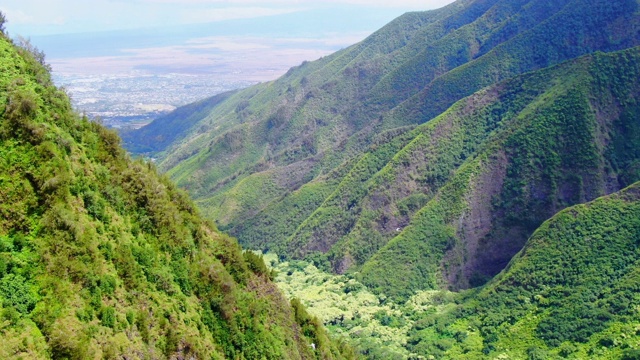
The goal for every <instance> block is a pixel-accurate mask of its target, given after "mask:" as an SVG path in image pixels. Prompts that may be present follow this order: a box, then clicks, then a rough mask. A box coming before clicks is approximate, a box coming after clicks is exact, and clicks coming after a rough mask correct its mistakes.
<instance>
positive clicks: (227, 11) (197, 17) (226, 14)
mask: <svg viewBox="0 0 640 360" xmlns="http://www.w3.org/2000/svg"><path fill="white" fill-rule="evenodd" d="M299 10H300V9H293V8H286V9H278V8H266V7H226V8H214V9H192V10H182V15H181V19H182V22H183V23H205V22H214V21H222V20H235V19H250V18H258V17H263V16H273V15H280V14H288V13H292V12H296V11H299Z"/></svg>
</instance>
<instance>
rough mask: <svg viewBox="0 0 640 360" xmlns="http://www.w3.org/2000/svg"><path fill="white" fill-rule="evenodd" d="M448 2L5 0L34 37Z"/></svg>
mask: <svg viewBox="0 0 640 360" xmlns="http://www.w3.org/2000/svg"><path fill="white" fill-rule="evenodd" d="M451 2H452V0H324V1H309V0H263V1H260V0H51V1H46V0H3V1H2V4H0V10H1V11H2V12H4V13H5V15H6V16H7V18H8V20H9V23H8V24H7V29H8V31H9V33H10V34H11V35H22V36H38V35H50V34H68V33H82V32H95V31H108V30H118V29H134V28H152V27H158V26H174V25H185V24H197V23H207V22H214V21H222V20H232V19H250V18H261V17H266V16H271V15H278V14H287V13H296V12H299V13H301V14H311V13H312V12H309V11H308V10H313V9H317V8H332V9H336V11H339V9H340V8H341V7H361V8H362V11H381V10H383V11H384V12H385V13H387V14H388V16H389V19H388V20H389V21H390V20H392V19H393V18H395V17H396V16H398V15H400V14H402V13H404V12H406V11H414V10H429V9H435V8H439V7H442V6H444V5H446V4H448V3H451Z"/></svg>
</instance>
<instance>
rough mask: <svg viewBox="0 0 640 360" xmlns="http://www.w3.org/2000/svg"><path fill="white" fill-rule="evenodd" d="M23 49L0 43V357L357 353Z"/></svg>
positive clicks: (306, 356)
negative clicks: (78, 107)
mask: <svg viewBox="0 0 640 360" xmlns="http://www.w3.org/2000/svg"><path fill="white" fill-rule="evenodd" d="M33 50H34V48H32V47H30V46H29V45H28V44H27V46H25V47H22V48H20V47H16V46H15V45H14V44H13V43H12V42H11V41H10V40H8V39H7V38H6V37H5V35H4V34H2V35H0V69H2V70H1V71H0V342H1V343H2V345H1V346H0V358H3V359H25V358H29V359H41V358H55V359H87V358H105V359H116V358H128V359H143V358H144V359H158V358H174V359H179V358H189V359H196V358H198V359H200V358H202V359H204V358H206V359H225V358H236V359H256V358H262V359H283V358H287V359H316V358H317V359H320V358H321V359H327V358H332V359H341V358H354V357H355V355H354V354H353V352H352V351H351V350H350V349H349V348H348V347H346V346H345V345H344V344H342V343H339V342H337V341H333V340H331V339H330V338H329V337H328V335H327V334H326V332H325V330H324V329H323V327H322V325H321V324H320V323H319V322H318V320H317V319H315V318H314V317H312V316H310V315H308V314H307V313H306V310H305V309H304V308H303V307H302V306H301V304H300V303H299V302H298V301H297V300H293V301H291V303H290V302H289V301H287V300H286V299H285V298H284V296H283V295H282V294H281V293H280V292H279V291H278V289H277V288H276V286H275V285H274V284H273V283H272V282H271V281H270V280H269V278H271V277H273V274H270V273H269V272H268V271H267V269H266V267H265V265H264V263H263V261H262V259H261V258H260V257H259V256H256V255H254V254H253V253H250V252H249V253H243V252H242V250H241V248H240V247H239V245H238V244H237V242H236V241H235V239H232V238H230V237H229V236H227V235H224V234H222V233H220V232H218V230H217V229H216V228H215V227H214V226H213V225H211V224H210V223H208V222H207V221H205V220H203V218H202V217H200V215H199V213H198V211H197V210H196V208H195V206H194V205H193V203H192V202H191V200H190V199H189V198H188V196H187V195H186V194H185V193H184V192H182V191H180V190H178V189H177V188H176V186H175V185H174V184H173V183H172V182H171V181H169V180H168V179H167V178H166V177H163V176H159V175H158V174H157V172H156V170H155V169H154V167H153V165H151V164H150V163H146V162H144V161H140V160H137V161H133V160H131V159H130V158H129V156H128V155H127V154H126V152H125V151H124V150H123V149H122V148H121V147H120V145H119V144H120V139H119V138H118V136H117V134H116V133H115V132H113V131H110V130H107V129H105V128H103V127H102V126H101V125H98V124H96V123H94V122H91V121H89V120H88V119H87V118H86V117H81V116H79V115H78V114H77V113H75V112H74V111H73V110H72V108H71V104H70V102H69V98H68V96H67V95H66V94H65V93H64V92H63V91H62V90H60V89H57V88H56V87H54V86H53V84H52V82H51V78H50V74H49V72H48V69H47V67H46V66H44V64H43V63H42V62H43V58H42V56H37V57H34V56H33V54H32V52H33ZM35 54H36V55H41V54H40V53H35ZM37 59H38V60H37ZM312 345H313V346H312Z"/></svg>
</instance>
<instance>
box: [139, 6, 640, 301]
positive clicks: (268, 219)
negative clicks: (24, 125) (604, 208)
mask: <svg viewBox="0 0 640 360" xmlns="http://www.w3.org/2000/svg"><path fill="white" fill-rule="evenodd" d="M637 10H638V3H637V2H636V1H619V2H604V1H602V2H601V1H595V2H594V1H589V2H586V1H578V0H572V1H560V2H547V1H515V0H508V1H507V0H493V1H458V2H455V3H453V4H451V5H449V6H446V7H444V8H442V9H439V10H436V11H430V12H424V13H410V14H407V15H405V16H402V17H400V18H398V19H397V20H395V21H394V22H392V23H390V24H389V25H387V26H386V27H384V28H382V29H381V30H380V31H379V32H377V33H375V34H373V35H372V36H371V37H369V38H368V39H366V40H365V41H363V42H362V43H360V44H357V45H354V46H352V47H351V48H348V49H345V50H343V51H341V52H338V53H336V54H334V55H331V56H328V57H325V58H323V59H320V60H318V61H316V62H311V63H305V64H303V65H301V66H300V67H297V68H293V69H291V70H290V71H289V72H288V73H287V74H286V75H285V76H284V77H282V78H281V79H279V80H277V81H274V82H271V83H265V84H260V85H257V86H255V87H251V88H249V89H246V90H243V91H240V92H238V93H236V94H234V95H232V96H230V97H229V98H228V99H227V100H226V101H223V102H221V103H219V104H218V105H216V106H215V107H214V108H213V109H212V111H211V112H210V113H209V114H208V115H207V116H206V117H204V118H203V119H202V120H201V121H200V122H198V123H197V124H195V125H194V126H193V127H192V128H191V132H190V133H189V135H185V137H184V140H183V141H178V142H175V143H173V144H172V145H170V146H169V147H168V148H166V149H165V151H164V152H160V153H158V154H157V155H158V156H159V158H160V162H159V166H160V168H161V169H163V170H168V174H169V176H171V177H172V178H174V179H175V180H176V181H177V183H178V185H179V186H181V187H183V188H185V189H187V190H188V191H189V192H190V193H191V194H192V195H193V196H194V197H195V198H196V201H197V203H198V205H199V206H200V207H201V208H202V209H203V212H204V213H205V214H206V216H208V217H209V218H211V219H214V220H215V221H216V222H217V223H218V224H219V226H220V228H221V229H223V230H226V231H229V232H230V233H231V234H232V235H234V236H237V237H238V239H239V241H240V242H241V243H242V244H244V245H246V246H248V247H251V248H259V249H262V250H275V251H276V252H277V253H279V254H282V255H286V256H294V257H298V258H301V257H306V258H313V259H315V260H314V261H316V263H318V264H325V263H327V262H328V263H329V265H328V266H330V267H331V268H333V270H334V271H336V272H338V273H344V272H345V271H354V270H356V271H358V270H361V276H362V277H361V279H362V280H363V281H364V282H365V283H366V284H367V285H369V286H372V287H373V288H374V289H377V291H381V292H384V293H385V294H387V295H390V296H403V297H406V296H407V295H408V294H410V293H411V292H412V291H414V290H416V289H425V288H439V287H451V288H454V289H457V288H466V287H469V286H475V285H478V284H481V283H482V282H484V281H486V279H489V278H490V277H491V276H493V275H495V274H497V273H498V272H499V271H500V270H502V269H503V268H504V266H506V264H507V263H508V261H509V260H510V258H511V257H512V256H513V255H514V254H515V253H517V252H518V251H519V250H520V249H521V247H522V246H523V244H524V242H525V241H526V239H527V238H528V236H529V235H530V234H531V233H532V232H533V230H534V229H535V228H536V227H537V226H538V225H540V224H541V223H542V222H543V221H544V220H546V219H547V218H549V217H550V216H552V215H553V214H554V213H555V212H557V211H558V210H560V209H562V208H564V207H566V206H570V205H573V204H576V203H580V202H584V201H588V200H592V199H594V198H596V197H598V196H600V195H603V194H606V193H611V192H614V191H616V190H619V189H620V188H621V187H622V186H624V185H628V184H629V183H631V182H632V181H633V180H635V179H636V178H635V176H636V173H635V172H634V170H633V169H636V168H637V165H635V164H636V163H635V162H634V161H635V160H636V159H637V150H635V149H637V147H636V146H637V145H636V144H637V141H636V136H637V134H636V133H635V132H633V131H627V130H628V129H627V128H629V129H634V128H635V125H634V123H633V116H634V115H633V114H635V111H636V106H637V105H636V103H635V97H634V96H633V94H634V91H636V90H637V89H636V88H635V86H636V85H637V84H635V83H634V82H633V81H629V79H626V78H624V77H625V76H628V75H627V74H625V72H627V71H628V72H629V73H630V74H636V73H637V66H636V65H635V61H636V60H637V59H636V56H635V53H634V52H633V51H630V52H629V53H626V54H625V55H620V54H618V55H616V56H620V57H621V58H620V59H625V57H626V56H629V57H630V58H629V59H627V60H625V61H626V62H624V61H623V62H622V63H621V64H622V65H625V67H623V68H622V69H621V70H619V71H620V74H614V76H616V78H615V79H600V78H598V76H597V74H595V72H598V71H605V72H606V71H610V70H609V68H611V67H616V66H617V63H615V62H616V61H618V60H620V59H618V58H607V57H606V56H604V55H596V58H595V60H594V59H592V58H589V57H588V58H584V59H581V60H577V61H575V62H572V61H569V62H568V63H564V64H563V65H560V67H556V68H550V69H549V70H544V71H542V72H540V73H538V72H533V73H531V74H528V75H524V76H520V77H515V78H513V76H515V75H518V74H522V73H527V72H530V71H532V70H537V69H542V68H545V67H547V66H549V65H554V64H559V63H560V62H562V61H564V60H569V59H572V58H575V57H577V56H579V55H583V54H588V53H592V52H594V51H613V50H619V49H625V48H628V47H630V46H633V45H637V44H640V35H639V34H640V33H639V32H638V31H639V29H640V27H639V26H638V22H639V19H640V18H639V17H638V11H637ZM592 61H595V62H598V61H602V62H603V64H602V69H600V68H599V66H600V65H598V64H591V62H592ZM606 62H609V64H604V63H606ZM626 65H628V66H626ZM589 66H592V67H595V68H597V69H594V70H593V71H591V70H589V69H588V68H589ZM554 71H555V72H554ZM590 71H591V72H590ZM564 72H566V73H567V74H565V73H564ZM614 72H615V71H614ZM620 77H622V78H620ZM509 78H512V79H511V80H506V79H509ZM592 78H593V79H592ZM631 79H633V77H632V76H631ZM596 80H597V81H603V82H605V83H607V84H608V85H606V86H604V85H600V86H601V87H602V88H603V89H601V88H599V87H598V86H599V85H597V84H592V83H591V82H592V81H596ZM618 80H620V81H622V82H623V84H622V85H620V86H619V87H620V89H617V88H615V85H616V84H615V83H614V82H613V81H618ZM499 81H503V82H501V83H499ZM491 84H498V85H494V86H493V87H489V88H487V89H485V90H480V89H481V88H483V87H485V86H487V85H491ZM569 84H574V85H575V86H576V89H571V88H570V86H569ZM607 86H613V87H614V90H616V91H617V90H621V92H615V91H614V92H611V91H610V90H609V89H608V88H607ZM625 89H626V90H625ZM601 90H602V91H603V93H604V94H607V96H608V97H607V96H605V97H604V98H600V94H598V93H597V92H598V91H601ZM477 91H480V92H477ZM475 92H477V93H476V94H474V95H471V94H473V93H475ZM468 95H470V97H468V98H465V97H466V96H468ZM556 98H558V99H556ZM461 99H464V100H461ZM594 99H598V100H602V101H600V102H599V101H595V100H594ZM605 100H606V101H605ZM456 101H460V102H458V103H457V104H455V105H453V107H451V108H450V109H449V110H446V109H447V108H448V107H449V106H450V105H452V104H454V102H456ZM616 101H623V103H622V104H617V103H616ZM547 102H553V104H554V105H553V107H548V106H546V105H545V104H546V103H547ZM465 104H466V106H465ZM554 107H558V109H556V108H554ZM618 107H620V108H621V109H618ZM445 110H446V111H445ZM574 110H575V111H576V113H575V114H573V113H572V112H573V111H574ZM537 112H545V113H546V114H547V115H548V116H549V117H554V119H555V120H553V121H552V120H548V119H545V118H543V117H541V116H536V115H535V114H536V113H537ZM440 113H442V115H439V114H440ZM547 115H545V116H547ZM432 118H434V119H433V120H431V121H427V120H430V119H432ZM540 122H543V123H544V124H542V123H540ZM539 123H540V125H536V124H539ZM420 124H422V125H420ZM510 124H511V125H510ZM533 125H535V126H538V127H537V128H536V129H537V130H540V131H539V132H536V133H535V134H527V132H526V131H525V130H524V129H525V128H526V126H533ZM581 126H584V127H585V128H584V129H582V128H581ZM547 127H550V128H553V129H554V130H553V131H551V130H550V128H547ZM196 129H197V130H196ZM204 129H209V130H204ZM510 133H513V134H512V136H510V135H509V134H510ZM500 134H502V135H500ZM500 136H502V137H504V139H502V140H500V139H499V137H500ZM134 138H135V135H134ZM550 139H554V140H553V141H551V140H550ZM520 142H522V143H520ZM523 144H526V145H523ZM622 144H627V145H622ZM492 146H493V148H492ZM621 146H622V147H621ZM521 147H522V149H524V151H525V152H526V153H525V154H519V153H518V151H519V150H520V148H521ZM487 149H488V150H487ZM620 157H621V158H620ZM470 159H475V160H473V161H472V160H470ZM574 160H576V161H577V162H574ZM536 162H538V164H537V166H534V164H535V163H536ZM577 163H579V164H580V165H576V164H577ZM487 169H489V170H490V171H485V170H487ZM478 172H481V173H483V174H484V175H482V176H480V175H477V174H476V173H478ZM465 174H467V175H468V176H467V175H465ZM465 176H466V177H465ZM483 176H484V177H483ZM527 187H529V188H527ZM463 188H464V189H463ZM485 188H486V190H489V193H490V194H491V195H487V194H483V191H484V190H485ZM465 189H466V190H465ZM474 189H477V190H474ZM443 197H444V198H443ZM461 197H474V198H475V201H462V198H461ZM441 200H443V201H444V202H443V201H441ZM466 203H468V204H470V205H469V208H468V209H467V208H466V207H467V204H466ZM442 206H444V207H443V208H440V207H442ZM429 214H431V215H429ZM507 215H508V216H507ZM460 216H463V217H464V218H462V219H461V220H460V225H459V226H453V225H452V223H453V221H454V219H457V217H460ZM428 218H431V219H430V220H429V219H428ZM474 222H475V223H477V224H474ZM478 222H479V223H478ZM425 231H427V233H425ZM422 239H431V240H428V241H423V240H422ZM419 249H420V250H419ZM398 253H399V254H400V256H398ZM418 253H420V255H416V254H418ZM434 254H437V255H435V257H434V258H431V256H432V255H434ZM387 259H403V260H405V262H404V263H403V264H402V263H401V261H394V260H392V261H390V262H389V263H388V264H387V265H381V264H382V263H385V262H387ZM445 263H446V266H445ZM445 267H446V268H445ZM382 269H384V272H388V271H390V269H394V271H392V272H391V273H397V274H398V278H402V280H401V281H399V282H397V283H396V282H395V280H396V279H395V278H387V279H385V278H384V277H382V276H381V274H383V270H382ZM399 269H406V270H399ZM394 284H395V285H394Z"/></svg>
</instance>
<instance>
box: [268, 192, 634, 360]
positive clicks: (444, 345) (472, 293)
mask: <svg viewBox="0 0 640 360" xmlns="http://www.w3.org/2000/svg"><path fill="white" fill-rule="evenodd" d="M639 245H640V183H636V184H634V185H632V186H631V187H629V188H627V189H625V190H623V191H622V192H620V193H616V194H614V195H611V196H606V197H602V198H598V199H597V200H595V201H593V202H591V203H587V204H585V205H578V206H574V207H570V208H568V209H566V210H563V211H561V212H560V213H558V214H557V215H555V216H554V217H553V218H551V219H550V220H548V221H546V222H545V223H544V224H543V225H542V226H541V227H540V228H539V229H537V230H536V231H535V233H534V235H533V236H532V237H531V239H529V241H528V242H527V244H526V246H525V248H524V249H523V250H522V251H521V252H520V253H519V254H518V255H517V256H515V257H514V259H513V260H512V261H511V263H510V265H509V267H508V268H507V269H506V270H505V271H504V272H503V273H501V274H500V275H498V277H496V278H495V279H494V280H492V281H491V282H490V283H488V284H487V285H486V286H484V287H483V288H478V289H473V290H467V291H463V292H459V293H453V292H449V291H446V290H428V291H418V292H416V293H415V294H414V295H412V296H411V297H410V298H409V299H408V300H407V301H401V302H398V301H394V299H392V298H388V297H386V296H384V295H375V294H373V293H371V291H369V290H368V289H367V287H366V286H364V285H363V284H362V283H360V282H359V281H358V280H357V279H356V278H354V276H352V275H332V274H330V273H326V272H322V271H320V270H318V269H317V268H316V267H315V266H313V265H312V264H310V263H307V262H304V261H289V262H279V261H278V259H277V257H276V256H275V255H266V256H265V260H266V261H267V263H268V264H271V265H272V266H274V267H275V269H277V271H278V276H277V277H276V281H277V282H278V285H279V287H281V288H282V289H283V290H284V291H285V293H286V294H288V295H289V296H295V297H298V298H300V299H301V300H302V301H303V302H304V303H305V304H306V305H308V306H309V309H310V311H311V312H312V313H314V314H316V315H317V316H318V317H319V318H320V319H321V320H322V321H324V323H325V325H326V326H327V327H328V328H329V330H330V331H332V332H334V333H336V334H342V335H347V336H349V337H350V338H351V341H352V342H353V343H354V344H357V345H358V348H359V349H360V351H361V352H362V353H363V354H365V355H366V356H367V358H370V359H403V358H418V357H419V356H425V357H426V358H435V359H484V358H498V359H521V358H522V359H556V358H572V359H595V358H598V359H635V358H637V354H638V353H639V352H640V347H639V346H638V344H639V341H640V314H639V313H638V306H639V305H640V295H638V294H639V292H638V290H640V276H639V275H640V273H639V271H640V252H639V250H638V249H639Z"/></svg>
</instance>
